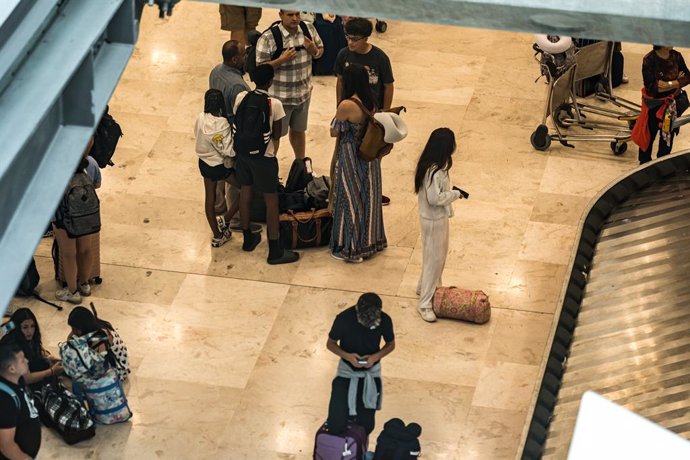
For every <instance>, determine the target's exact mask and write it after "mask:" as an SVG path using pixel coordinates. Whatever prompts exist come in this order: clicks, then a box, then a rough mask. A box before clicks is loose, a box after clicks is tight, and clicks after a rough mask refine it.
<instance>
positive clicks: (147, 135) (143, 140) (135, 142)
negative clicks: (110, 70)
mask: <svg viewBox="0 0 690 460" xmlns="http://www.w3.org/2000/svg"><path fill="white" fill-rule="evenodd" d="M136 107H137V106H124V107H122V108H115V107H113V109H112V110H111V111H110V114H111V115H112V116H113V117H114V118H115V119H116V120H117V122H118V123H119V124H120V126H121V127H122V133H123V135H122V138H121V139H120V141H119V143H118V144H117V146H118V149H119V148H123V147H124V148H130V149H135V150H138V151H141V152H145V153H148V151H149V150H151V148H152V147H153V146H154V145H155V144H156V141H157V140H158V135H159V134H160V131H161V130H162V129H163V128H164V127H165V125H166V122H167V118H168V117H167V116H166V115H163V114H157V115H150V114H145V113H140V112H139V111H137V109H136ZM191 123H193V121H191ZM190 129H191V128H190ZM115 160H116V157H114V158H113V163H114V162H115ZM104 179H107V177H105V178H104Z"/></svg>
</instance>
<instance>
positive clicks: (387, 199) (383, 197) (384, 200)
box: [381, 195, 391, 206]
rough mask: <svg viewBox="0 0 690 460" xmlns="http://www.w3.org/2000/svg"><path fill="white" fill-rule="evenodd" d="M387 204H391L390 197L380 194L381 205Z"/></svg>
mask: <svg viewBox="0 0 690 460" xmlns="http://www.w3.org/2000/svg"><path fill="white" fill-rule="evenodd" d="M389 204H391V199H390V198H388V197H387V196H386V195H381V206H388V205H389Z"/></svg>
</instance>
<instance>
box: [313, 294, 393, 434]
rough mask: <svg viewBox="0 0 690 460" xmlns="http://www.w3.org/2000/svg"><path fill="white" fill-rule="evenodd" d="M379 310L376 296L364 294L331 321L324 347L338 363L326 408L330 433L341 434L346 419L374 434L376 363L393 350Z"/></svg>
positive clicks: (388, 322) (388, 321)
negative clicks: (333, 355)
mask: <svg viewBox="0 0 690 460" xmlns="http://www.w3.org/2000/svg"><path fill="white" fill-rule="evenodd" d="M382 308H383V307H382V303H381V298H380V297H379V296H378V295H376V294H374V293H366V294H363V295H362V296H361V297H360V298H359V300H358V301H357V305H355V306H353V307H350V308H348V309H346V310H345V311H343V312H341V313H340V314H338V316H336V318H335V321H333V326H332V327H331V331H330V332H329V334H328V342H327V344H326V347H327V348H328V349H329V350H330V351H332V352H333V353H335V354H336V355H338V356H339V357H340V359H341V360H340V363H339V364H338V373H337V375H336V377H335V378H334V379H333V384H332V391H331V401H330V404H329V406H328V429H329V431H331V432H332V433H335V434H338V433H342V432H343V431H345V429H346V427H347V421H348V418H352V419H354V422H355V423H356V424H358V425H360V426H362V427H364V429H365V430H366V431H367V433H371V432H372V431H373V430H374V425H375V415H376V410H378V409H380V408H381V399H382V398H381V395H382V385H381V364H380V362H381V359H383V358H384V357H385V356H386V355H388V354H389V353H390V352H392V351H393V350H394V349H395V334H394V333H393V321H392V320H391V317H390V316H388V315H387V314H386V313H384V312H383V311H382ZM381 339H383V340H384V342H385V345H384V347H383V348H381Z"/></svg>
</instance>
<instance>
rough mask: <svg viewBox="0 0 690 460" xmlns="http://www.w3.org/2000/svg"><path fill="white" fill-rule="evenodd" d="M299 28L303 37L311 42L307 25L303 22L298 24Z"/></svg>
mask: <svg viewBox="0 0 690 460" xmlns="http://www.w3.org/2000/svg"><path fill="white" fill-rule="evenodd" d="M299 28H300V29H302V33H303V34H304V36H305V37H307V38H308V39H309V40H313V38H312V36H311V32H309V27H308V26H307V23H306V22H304V21H300V22H299Z"/></svg>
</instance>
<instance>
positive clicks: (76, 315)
mask: <svg viewBox="0 0 690 460" xmlns="http://www.w3.org/2000/svg"><path fill="white" fill-rule="evenodd" d="M91 310H92V311H93V313H92V312H91V311H89V310H88V309H87V308H86V307H82V306H79V307H74V308H73V309H72V311H71V312H70V314H69V317H68V318H67V324H69V325H70V327H72V329H76V330H79V331H80V332H81V334H82V335H85V334H88V333H90V332H94V331H100V330H101V329H108V330H110V331H114V330H115V329H114V328H113V325H112V324H110V323H109V322H108V321H104V320H102V319H99V318H98V313H96V307H95V306H94V304H93V302H91Z"/></svg>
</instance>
